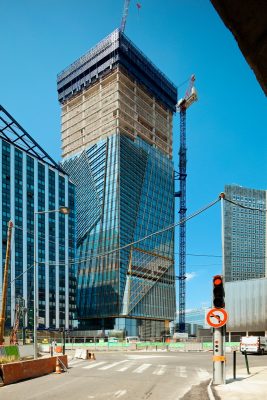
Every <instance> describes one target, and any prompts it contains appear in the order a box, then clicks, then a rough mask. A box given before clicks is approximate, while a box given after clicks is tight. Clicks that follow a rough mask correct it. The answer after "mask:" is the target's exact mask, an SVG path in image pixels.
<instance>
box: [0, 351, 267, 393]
mask: <svg viewBox="0 0 267 400" xmlns="http://www.w3.org/2000/svg"><path fill="white" fill-rule="evenodd" d="M95 354H96V360H95V361H91V360H78V359H72V360H71V359H70V361H69V367H70V368H69V370H68V372H66V373H62V374H60V375H57V374H51V375H47V376H43V377H40V378H36V379H32V380H28V381H24V382H19V383H17V384H14V385H8V386H4V387H2V388H0V398H1V400H63V399H64V400H89V399H95V400H103V399H106V400H113V399H121V400H145V399H149V400H163V399H164V400H178V399H182V398H183V397H184V396H185V395H186V397H185V398H188V393H190V390H191V391H192V387H193V386H194V385H196V386H194V387H193V391H194V393H197V392H198V388H199V393H200V391H201V393H202V395H201V396H196V397H197V398H199V399H200V398H201V399H202V398H203V399H205V387H206V385H207V384H208V382H209V380H210V378H211V374H212V361H211V359H212V354H211V353H167V352H119V353H117V352H110V353H95ZM231 360H232V355H231V354H229V355H228V361H227V375H228V376H229V377H232V365H231ZM249 363H250V366H251V367H252V366H261V365H266V363H267V355H266V356H249ZM244 367H245V360H244V356H242V355H239V354H238V357H237V375H238V368H244ZM201 384H202V385H201ZM194 397H195V396H194ZM196 397H195V398H196ZM206 398H207V397H206Z"/></svg>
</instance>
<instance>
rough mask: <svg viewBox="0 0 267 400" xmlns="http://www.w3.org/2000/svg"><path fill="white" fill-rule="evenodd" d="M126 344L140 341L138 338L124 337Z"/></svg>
mask: <svg viewBox="0 0 267 400" xmlns="http://www.w3.org/2000/svg"><path fill="white" fill-rule="evenodd" d="M125 340H126V343H138V342H140V339H139V337H138V336H126V338H125Z"/></svg>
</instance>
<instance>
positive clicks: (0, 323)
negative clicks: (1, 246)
mask: <svg viewBox="0 0 267 400" xmlns="http://www.w3.org/2000/svg"><path fill="white" fill-rule="evenodd" d="M12 228H13V223H12V221H9V223H8V229H7V244H6V259H5V269H4V277H3V287H2V309H1V314H0V345H1V344H3V343H4V334H5V319H6V297H7V284H8V268H9V260H10V252H11V235H12Z"/></svg>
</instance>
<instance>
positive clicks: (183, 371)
mask: <svg viewBox="0 0 267 400" xmlns="http://www.w3.org/2000/svg"><path fill="white" fill-rule="evenodd" d="M175 375H176V376H179V377H180V378H187V373H186V367H184V366H179V367H176V373H175Z"/></svg>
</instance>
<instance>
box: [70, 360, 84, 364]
mask: <svg viewBox="0 0 267 400" xmlns="http://www.w3.org/2000/svg"><path fill="white" fill-rule="evenodd" d="M83 362H85V360H81V359H80V360H71V361H69V365H76V364H80V363H83Z"/></svg>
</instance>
